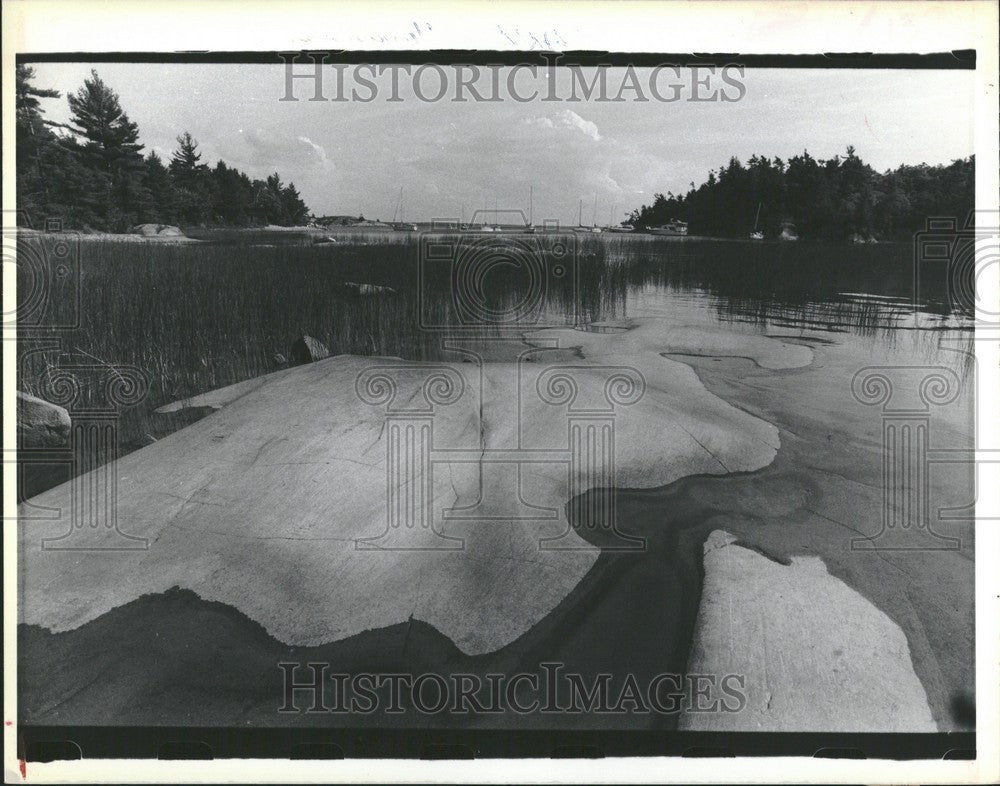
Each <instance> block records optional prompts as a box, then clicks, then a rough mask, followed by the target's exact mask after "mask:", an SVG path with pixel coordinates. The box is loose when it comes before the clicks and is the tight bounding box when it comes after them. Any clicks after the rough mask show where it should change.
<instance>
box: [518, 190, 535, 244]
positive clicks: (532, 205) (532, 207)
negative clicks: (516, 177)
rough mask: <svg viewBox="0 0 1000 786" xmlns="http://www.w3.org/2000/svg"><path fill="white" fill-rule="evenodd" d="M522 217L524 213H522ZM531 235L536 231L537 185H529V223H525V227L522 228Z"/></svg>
mask: <svg viewBox="0 0 1000 786" xmlns="http://www.w3.org/2000/svg"><path fill="white" fill-rule="evenodd" d="M521 215H522V217H523V216H524V214H523V213H522V214H521ZM521 231H522V232H525V233H527V234H529V235H531V234H534V232H535V187H534V186H528V223H527V224H525V225H524V229H523V230H521Z"/></svg>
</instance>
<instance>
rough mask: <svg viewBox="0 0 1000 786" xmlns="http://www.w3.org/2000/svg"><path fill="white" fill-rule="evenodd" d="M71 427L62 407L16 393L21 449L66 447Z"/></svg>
mask: <svg viewBox="0 0 1000 786" xmlns="http://www.w3.org/2000/svg"><path fill="white" fill-rule="evenodd" d="M71 426H72V421H71V420H70V417H69V413H68V412H67V411H66V410H65V409H63V408H62V407H59V406H56V405H55V404H50V403H49V402H48V401H44V400H43V399H40V398H36V397H35V396H31V395H28V394H27V393H22V392H21V391H18V392H17V438H18V444H19V445H20V447H21V448H24V449H34V448H62V447H66V444H67V443H68V442H69V432H70V427H71Z"/></svg>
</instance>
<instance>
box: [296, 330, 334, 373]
mask: <svg viewBox="0 0 1000 786" xmlns="http://www.w3.org/2000/svg"><path fill="white" fill-rule="evenodd" d="M328 357H330V350H328V349H327V348H326V345H325V344H323V342H322V341H319V340H318V339H315V338H313V337H312V336H306V335H303V336H300V337H299V338H298V340H296V342H295V343H294V344H292V346H291V348H290V349H289V350H288V365H289V366H302V365H305V364H306V363H315V362H316V361H317V360H323V358H328Z"/></svg>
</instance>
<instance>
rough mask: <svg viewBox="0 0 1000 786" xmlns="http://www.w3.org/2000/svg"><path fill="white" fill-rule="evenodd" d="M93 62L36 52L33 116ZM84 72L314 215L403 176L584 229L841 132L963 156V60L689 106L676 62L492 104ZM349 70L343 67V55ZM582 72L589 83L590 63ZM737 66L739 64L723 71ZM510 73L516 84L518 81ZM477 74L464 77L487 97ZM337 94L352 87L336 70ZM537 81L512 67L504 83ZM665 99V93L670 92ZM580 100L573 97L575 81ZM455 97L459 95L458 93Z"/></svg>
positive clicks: (369, 198) (348, 207)
mask: <svg viewBox="0 0 1000 786" xmlns="http://www.w3.org/2000/svg"><path fill="white" fill-rule="evenodd" d="M91 67H92V66H91V65H89V64H86V63H67V64H51V63H45V64H38V65H36V66H35V70H36V80H35V82H36V84H37V85H38V86H41V87H52V88H55V89H57V90H60V91H62V92H63V97H61V98H59V99H48V100H45V101H44V102H43V107H44V109H45V111H46V113H47V115H48V117H49V118H51V119H53V120H59V121H65V120H67V119H68V115H69V112H68V107H67V104H66V99H65V94H66V93H67V92H73V91H75V90H76V89H77V88H78V87H79V86H80V85H81V84H82V83H83V79H84V77H85V76H87V74H88V73H89V71H90V68H91ZM94 67H96V69H97V71H98V73H99V74H100V75H101V77H102V78H103V79H104V81H105V82H107V83H108V84H109V85H110V86H111V87H112V88H113V89H114V90H115V91H117V92H118V93H119V95H120V96H121V102H122V105H123V107H124V108H125V110H126V111H127V112H128V113H129V115H130V117H131V118H132V120H134V121H136V122H137V123H138V125H139V129H140V133H141V140H142V142H143V143H144V144H145V145H146V148H147V150H150V149H151V150H156V151H157V152H158V153H160V155H161V156H163V157H164V158H169V156H170V152H171V151H172V150H173V148H174V147H175V146H176V144H175V141H174V140H175V138H176V136H177V135H178V134H179V133H181V132H182V131H190V132H191V134H192V135H193V136H194V137H195V138H196V139H197V140H198V142H199V145H200V149H201V151H202V153H203V160H205V161H207V162H209V163H214V162H215V161H216V160H218V159H220V158H221V159H223V160H225V161H226V162H227V163H229V164H232V165H234V166H236V167H239V168H240V169H243V170H244V171H246V172H247V173H248V174H250V175H251V176H253V177H263V176H265V175H267V174H268V173H271V172H274V171H278V172H279V173H280V174H281V176H282V178H283V179H284V180H285V181H286V182H287V181H289V180H290V181H293V182H294V183H295V185H296V187H297V188H298V189H299V191H300V192H301V193H302V195H303V198H304V199H305V201H306V203H307V204H308V205H309V207H310V208H311V209H312V210H313V211H314V212H315V213H316V214H317V215H324V214H329V215H334V214H351V215H357V214H361V213H363V214H364V215H365V216H366V217H368V218H381V219H383V220H387V219H390V218H392V215H393V212H394V210H395V209H396V204H397V200H398V199H399V193H400V189H402V193H403V196H402V201H403V211H404V213H405V216H406V218H407V219H412V220H419V219H431V218H451V217H457V216H459V215H460V214H461V213H462V212H463V211H464V215H465V217H466V218H467V219H468V218H471V217H472V214H473V212H474V211H475V210H477V209H483V208H485V209H489V210H492V209H493V208H494V206H499V207H500V208H501V209H507V208H521V209H524V210H525V211H526V210H527V207H528V194H529V189H531V190H532V191H533V195H534V220H535V222H536V223H541V221H542V219H545V218H551V219H557V220H559V221H561V222H571V223H576V220H577V214H578V206H579V203H580V200H582V201H583V203H584V208H583V216H584V222H585V223H590V221H591V220H592V219H593V217H594V213H595V208H594V205H595V201H596V206H597V207H596V217H597V222H598V223H600V224H603V223H608V222H609V221H610V220H611V219H612V216H614V219H615V221H620V220H621V219H622V218H623V217H624V215H625V214H626V213H627V212H628V211H630V210H631V209H632V208H635V207H638V206H639V205H641V204H643V203H648V202H650V201H652V198H653V194H654V193H656V192H664V193H665V192H667V191H674V192H681V191H686V190H687V188H688V187H689V184H690V183H691V182H692V181H694V182H695V183H696V184H697V183H701V182H702V181H703V180H704V179H705V177H706V176H707V174H708V171H709V170H710V169H712V168H717V167H718V166H719V165H720V164H723V163H725V162H727V161H728V160H729V157H730V156H734V155H735V156H737V157H739V158H740V159H741V160H744V161H745V160H746V159H747V158H748V157H749V156H751V155H752V154H754V153H757V154H762V155H767V156H769V157H770V156H780V157H782V158H786V159H787V158H789V157H791V156H793V155H795V154H796V153H800V152H801V151H802V150H803V149H807V150H808V151H809V153H810V154H811V155H813V156H814V157H817V158H827V157H831V156H833V155H834V154H836V153H843V151H844V149H845V148H846V147H847V145H854V147H855V148H856V149H857V152H858V154H859V155H860V156H861V157H862V158H863V159H864V160H865V161H867V162H869V163H870V164H872V166H874V167H875V168H876V169H878V170H884V169H886V168H890V167H896V166H898V165H899V164H902V163H920V162H927V163H929V164H937V163H947V162H949V161H951V160H952V159H955V158H959V157H963V156H967V155H969V154H971V153H972V152H973V137H972V112H973V105H972V73H971V72H962V71H912V72H905V71H859V70H832V69H831V70H777V69H748V70H747V71H746V73H745V75H744V76H743V78H742V80H741V81H742V83H743V85H744V86H745V94H744V95H743V96H742V98H741V99H740V100H738V101H725V102H724V101H704V102H694V101H690V100H685V99H687V98H690V97H691V95H692V91H693V90H694V89H695V88H693V87H692V86H691V80H690V78H689V74H688V73H686V72H685V73H682V74H681V75H680V79H679V80H678V79H677V78H676V77H675V76H673V75H671V74H667V75H666V76H664V75H663V74H661V75H660V76H659V77H658V79H659V80H660V81H658V82H657V85H658V86H659V90H660V95H671V94H672V93H671V92H670V90H669V89H668V88H667V87H664V85H667V86H669V84H670V83H676V84H678V85H682V87H681V88H680V90H681V92H680V98H681V100H678V101H674V102H663V101H657V100H655V99H654V98H653V96H651V95H650V94H649V92H650V91H649V88H648V84H649V82H648V80H649V76H650V72H649V71H648V69H647V70H641V69H636V75H637V77H638V84H639V93H641V94H642V95H643V96H644V97H646V98H649V99H650V100H648V101H647V102H640V101H636V100H634V99H635V98H636V97H637V95H638V94H637V92H636V91H635V90H628V91H626V92H624V93H623V94H622V95H623V97H625V98H626V100H625V101H623V102H601V101H595V100H593V99H594V98H596V94H595V95H593V96H592V97H591V100H579V101H565V100H562V101H542V100H538V99H536V100H530V101H515V100H512V99H511V98H510V96H509V95H508V94H507V93H506V90H505V88H504V86H505V85H506V83H507V82H506V80H507V75H508V72H506V71H500V76H499V79H500V84H501V90H500V95H501V97H502V98H503V99H504V100H501V101H496V102H479V101H474V100H470V101H466V102H462V103H457V102H454V101H452V100H448V99H450V98H453V97H454V94H455V92H456V90H457V89H458V88H457V87H456V86H455V83H456V82H457V78H456V75H455V74H454V73H450V72H446V73H445V78H446V79H447V81H448V84H447V91H448V92H447V93H446V98H445V100H441V101H437V102H428V101H421V100H418V98H417V96H416V95H415V94H414V85H413V81H414V80H413V79H412V78H410V77H407V76H406V75H405V74H402V73H399V72H397V75H396V76H397V79H398V84H399V87H398V90H397V96H398V98H400V99H401V100H398V101H390V100H387V99H389V98H391V97H392V90H391V83H390V80H391V76H392V75H391V74H390V73H385V74H383V75H382V77H381V78H375V79H372V78H371V76H370V74H368V73H365V74H364V75H363V76H364V77H365V78H366V79H368V80H369V81H371V82H374V83H375V98H374V100H372V101H369V102H367V103H363V102H361V101H355V100H347V101H343V102H337V101H308V100H306V99H307V98H310V97H312V96H313V88H312V86H311V85H310V84H306V83H305V82H304V81H302V80H299V81H297V82H295V84H294V95H295V96H297V97H299V98H300V99H301V100H299V101H281V100H280V99H281V98H282V97H283V96H284V95H285V89H286V86H285V69H284V67H283V66H266V65H229V64H227V65H222V64H213V65H175V64H156V65H145V64H141V65H140V64H137V65H132V64H119V63H115V64H98V65H97V66H94ZM352 68H353V67H352ZM584 76H585V78H587V79H588V80H589V79H592V78H593V75H592V74H591V73H590V72H584ZM734 76H735V77H737V78H738V75H734ZM522 77H523V79H522ZM492 78H493V77H492V75H491V74H486V73H484V74H483V75H482V76H481V78H480V80H478V81H477V82H475V83H474V85H476V86H478V88H479V92H480V94H481V95H486V96H489V95H490V90H489V85H490V83H491V79H492ZM607 78H608V85H609V87H608V92H607V93H606V96H611V97H615V96H616V95H617V94H618V92H619V89H620V87H621V85H622V82H623V81H624V80H625V78H626V74H625V71H624V70H622V69H616V70H609V71H608V73H607ZM336 79H337V77H336V72H335V71H333V70H332V69H331V70H328V71H325V72H324V83H323V92H324V94H325V95H326V97H328V98H331V97H336V96H337V94H338V85H337V81H336ZM438 79H439V75H438V74H436V73H430V74H425V75H423V81H422V82H421V83H420V85H418V88H421V86H422V88H421V92H422V93H423V94H424V96H425V97H428V96H430V97H432V96H433V95H434V94H435V93H436V92H438V85H439V84H440V83H439V81H438ZM555 79H556V85H557V86H556V94H557V95H558V96H560V97H564V98H565V97H569V96H570V95H571V94H572V81H573V76H572V74H571V73H570V72H569V71H568V70H567V69H564V68H557V69H556V74H555ZM345 87H346V92H347V93H348V94H350V92H351V90H352V89H357V90H359V94H360V96H361V97H362V98H369V97H371V95H372V90H370V89H368V88H367V87H365V86H364V85H361V84H360V82H358V81H357V79H356V78H355V76H354V72H353V71H351V70H348V71H347V72H346V74H345ZM545 87H546V83H545V78H544V76H540V77H538V78H534V79H533V78H532V77H531V76H530V75H529V74H524V73H519V74H517V78H516V79H515V89H516V90H517V92H518V95H520V96H522V97H523V96H526V95H530V94H531V92H532V91H533V89H538V90H539V91H540V93H541V95H542V96H544V95H545ZM716 89H719V90H721V92H722V93H724V94H726V95H727V96H729V97H733V96H735V95H738V93H737V91H736V90H735V89H734V88H733V87H732V86H730V85H728V84H727V83H724V82H722V81H720V78H719V76H718V75H717V76H716V77H715V78H714V79H713V80H712V81H711V83H710V85H709V86H708V88H705V89H700V88H699V91H700V95H702V96H704V95H706V94H710V93H711V92H714V91H715V90H716ZM674 94H676V93H674ZM577 95H578V97H580V96H581V94H580V93H578V94H577ZM465 96H466V97H471V93H470V92H468V91H466V92H465Z"/></svg>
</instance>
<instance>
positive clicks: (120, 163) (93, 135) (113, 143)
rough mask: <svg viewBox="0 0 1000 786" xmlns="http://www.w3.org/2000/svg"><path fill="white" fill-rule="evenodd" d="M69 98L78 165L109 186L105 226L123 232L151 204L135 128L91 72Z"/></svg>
mask: <svg viewBox="0 0 1000 786" xmlns="http://www.w3.org/2000/svg"><path fill="white" fill-rule="evenodd" d="M68 98H69V107H70V110H71V112H72V120H71V123H70V129H71V130H72V131H73V133H75V134H76V135H77V136H78V137H80V138H82V140H83V142H82V148H81V152H82V154H83V160H84V161H85V162H86V163H87V164H88V165H90V166H91V167H93V168H94V169H95V170H99V171H101V172H103V174H105V175H106V176H107V177H108V178H109V181H110V186H111V188H110V192H109V193H108V194H107V203H106V206H107V210H106V213H105V226H106V228H108V229H112V230H114V231H124V230H125V229H127V227H128V225H129V224H132V223H135V222H136V221H138V220H141V219H142V217H143V215H144V214H145V213H146V212H147V211H148V210H149V206H150V203H151V200H150V197H149V194H148V192H146V191H145V189H144V188H143V186H142V169H143V158H142V155H141V151H142V148H143V146H142V145H141V144H140V143H139V128H138V126H137V125H136V124H135V123H133V122H132V121H131V120H129V117H128V115H127V114H126V113H125V111H124V110H123V109H122V107H121V103H120V101H119V97H118V94H117V93H115V92H114V90H112V89H111V88H110V87H108V86H107V85H106V84H105V83H104V82H103V80H102V79H101V78H100V76H98V74H97V72H96V71H93V70H92V71H91V72H90V79H85V80H84V82H83V87H81V88H80V89H79V90H78V91H77V92H76V94H74V95H71V96H69V97H68Z"/></svg>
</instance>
